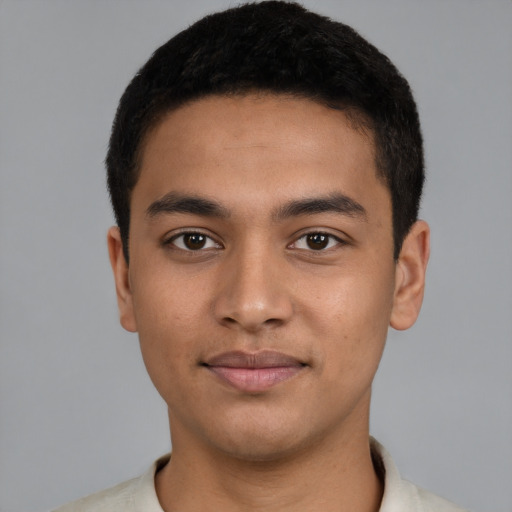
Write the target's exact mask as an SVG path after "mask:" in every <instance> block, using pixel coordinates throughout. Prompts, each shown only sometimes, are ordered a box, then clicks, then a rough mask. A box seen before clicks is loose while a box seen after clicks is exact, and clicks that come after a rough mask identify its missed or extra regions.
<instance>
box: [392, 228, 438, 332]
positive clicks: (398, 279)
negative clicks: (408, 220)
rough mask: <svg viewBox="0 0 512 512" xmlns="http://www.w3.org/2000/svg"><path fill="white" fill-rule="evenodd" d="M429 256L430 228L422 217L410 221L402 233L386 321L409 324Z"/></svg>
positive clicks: (419, 298) (399, 326) (418, 304)
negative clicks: (409, 225)
mask: <svg viewBox="0 0 512 512" xmlns="http://www.w3.org/2000/svg"><path fill="white" fill-rule="evenodd" d="M429 256H430V228H429V227H428V224H427V223H426V222H425V221H422V220H419V221H417V222H415V223H414V224H413V226H412V227H411V229H410V231H409V233H408V234H407V236H406V237H405V239H404V241H403V244H402V249H401V251H400V256H399V258H398V261H397V263H396V273H395V293H394V299H393V309H392V311H391V320H390V325H391V327H393V328H394V329H398V330H404V329H408V328H409V327H411V326H412V325H413V324H414V322H415V321H416V319H417V318H418V314H419V312H420V308H421V304H422V302H423V292H424V290H425V273H426V270H427V263H428V258H429Z"/></svg>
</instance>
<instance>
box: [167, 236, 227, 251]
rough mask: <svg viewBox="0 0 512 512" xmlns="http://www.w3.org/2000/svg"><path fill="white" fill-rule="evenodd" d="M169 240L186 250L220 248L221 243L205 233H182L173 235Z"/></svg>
mask: <svg viewBox="0 0 512 512" xmlns="http://www.w3.org/2000/svg"><path fill="white" fill-rule="evenodd" d="M169 242H170V243H171V244H173V245H174V246H176V247H178V248H179V249H183V250H184V251H199V250H201V249H218V248H220V245H219V244H218V243H217V242H215V241H214V240H212V239H211V238H210V237H209V236H207V235H204V234H203V233H181V234H179V235H176V236H173V237H172V238H171V239H170V240H169Z"/></svg>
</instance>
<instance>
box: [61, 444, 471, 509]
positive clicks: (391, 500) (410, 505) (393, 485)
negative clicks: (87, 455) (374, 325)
mask: <svg viewBox="0 0 512 512" xmlns="http://www.w3.org/2000/svg"><path fill="white" fill-rule="evenodd" d="M371 446H372V456H373V459H374V463H375V466H376V469H377V471H379V472H381V473H382V476H383V478H384V496H383V497H382V503H381V506H380V509H379V512H466V511H464V509H462V508H460V507H458V506H457V505H454V504H453V503H451V502H449V501H447V500H445V499H444V498H441V497H439V496H436V495H435V494H432V493H430V492H428V491H425V490H424V489H421V488H420V487H417V486H416V485H414V484H412V483H410V482H408V481H407V480H403V479H402V478H401V477H400V474H399V473H398V470H397V468H396V466H395V464H394V463H393V460H392V459H391V456H390V455H389V453H388V452H387V451H386V450H385V449H384V447H383V446H382V445H380V444H379V443H378V442H377V441H375V439H372V440H371ZM168 460H169V455H166V456H164V457H162V458H160V459H158V460H157V461H156V462H155V463H154V464H153V465H152V466H151V467H150V468H149V469H148V471H146V472H145V473H144V474H143V475H142V476H140V477H138V478H134V479H132V480H128V481H126V482H123V483H121V484H119V485H116V486H115V487H112V488H110V489H107V490H105V491H101V492H98V493H96V494H92V495H90V496H87V497H85V498H82V499H80V500H78V501H74V502H72V503H68V504H67V505H64V506H62V507H60V508H58V509H56V510H55V511H54V512H163V510H162V507H161V506H160V503H159V502H158V497H157V495H156V490H155V474H156V472H157V471H158V469H159V468H161V467H162V466H163V465H165V464H166V463H167V461H168Z"/></svg>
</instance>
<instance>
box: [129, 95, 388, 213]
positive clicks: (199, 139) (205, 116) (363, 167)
mask: <svg viewBox="0 0 512 512" xmlns="http://www.w3.org/2000/svg"><path fill="white" fill-rule="evenodd" d="M140 169H141V172H140V176H139V180H138V183H137V185H136V187H135V189H134V196H133V201H135V202H138V201H137V197H142V196H144V197H146V198H147V200H150V199H152V200H154V199H155V198H157V197H158V196H159V195H162V194H165V193H168V192H172V191H173V190H178V191H180V192H187V193H195V194H197V193H199V194H202V195H206V196H212V195H215V197H216V199H221V200H222V199H224V200H225V201H227V202H231V203H234V202H236V199H237V197H238V198H239V199H240V201H243V200H247V199H248V198H249V197H250V196H251V195H253V196H254V195H257V196H258V197H259V198H260V202H261V199H262V198H263V197H266V198H268V199H269V203H270V202H272V201H273V200H275V201H277V200H279V198H281V199H283V200H286V199H293V198H294V197H284V196H297V195H299V196H300V195H303V196H304V195H308V196H310V195H315V194H320V195H326V194H330V193H332V192H337V191H340V192H343V193H346V194H351V195H361V194H363V195H364V194H366V195H368V194H367V193H368V191H371V190H372V188H382V187H383V184H382V182H381V180H380V179H379V178H378V177H377V170H376V164H375V145H374V140H373V134H372V132H371V131H363V130H362V129H361V128H357V127H356V125H355V123H354V122H353V119H351V118H350V117H348V116H347V115H346V113H344V112H343V111H341V110H336V109H332V108H328V107H325V106H323V105H320V104H318V103H316V102H314V101H312V100H309V99H304V98H296V97H290V96H284V95H283V96H281V95H274V94H258V95H256V94H250V95H245V96H234V97H224V96H209V97H206V98H203V99H200V100H196V101H193V102H191V103H189V104H186V105H184V106H182V107H180V108H178V109H176V110H174V111H172V112H171V113H169V114H168V115H167V116H165V118H164V119H163V120H162V121H160V122H159V123H158V124H157V125H156V126H155V127H154V128H153V129H152V130H151V131H150V132H149V133H148V135H147V137H146V140H145V144H144V147H143V151H142V156H141V167H140ZM384 188H385V187H384ZM381 192H382V191H381ZM386 193H387V189H386ZM133 206H135V204H134V205H133ZM141 206H143V205H141ZM269 206H270V204H269Z"/></svg>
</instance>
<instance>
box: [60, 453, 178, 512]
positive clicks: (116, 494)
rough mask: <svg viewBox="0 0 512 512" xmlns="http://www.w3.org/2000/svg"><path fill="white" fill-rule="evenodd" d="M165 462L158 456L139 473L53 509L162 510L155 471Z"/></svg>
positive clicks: (100, 511) (63, 511) (74, 511)
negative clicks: (135, 476) (136, 475)
mask: <svg viewBox="0 0 512 512" xmlns="http://www.w3.org/2000/svg"><path fill="white" fill-rule="evenodd" d="M168 461H169V455H166V456H164V457H161V458H160V459H158V460H157V461H156V462H154V463H153V464H152V465H151V467H150V468H149V469H148V470H147V471H146V472H145V473H144V474H143V475H141V476H139V477H137V478H132V479H131V480H127V481H126V482H123V483H120V484H118V485H116V486H115V487H111V488H109V489H106V490H104V491H100V492H97V493H95V494H91V495H90V496H86V497H85V498H81V499H79V500H77V501H73V502H71V503H68V504H66V505H63V506H62V507H59V508H57V509H55V510H54V511H53V512H163V511H162V508H161V507H160V503H159V502H158V497H157V495H156V490H155V474H156V472H157V471H158V469H160V468H161V467H162V466H164V465H165V464H166V463H167V462H168Z"/></svg>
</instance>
